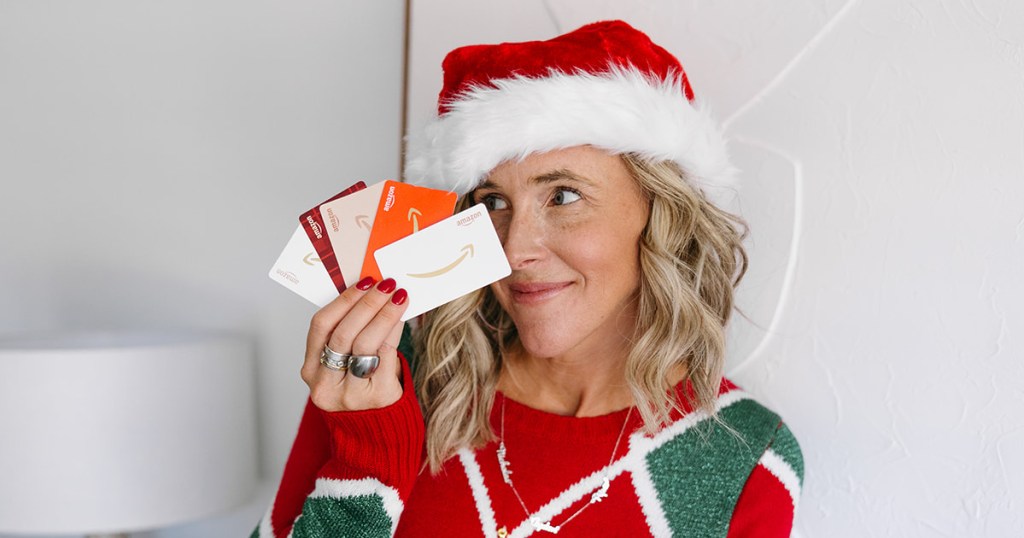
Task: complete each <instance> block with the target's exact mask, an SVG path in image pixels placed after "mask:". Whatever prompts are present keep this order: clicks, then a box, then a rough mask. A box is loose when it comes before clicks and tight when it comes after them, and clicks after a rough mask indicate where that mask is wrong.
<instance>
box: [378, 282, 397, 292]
mask: <svg viewBox="0 0 1024 538" xmlns="http://www.w3.org/2000/svg"><path fill="white" fill-rule="evenodd" d="M377 290H378V291H380V292H382V293H391V292H393V291H395V279H393V278H385V279H384V280H381V281H380V284H377Z"/></svg>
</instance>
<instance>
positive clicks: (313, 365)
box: [302, 277, 376, 383]
mask: <svg viewBox="0 0 1024 538" xmlns="http://www.w3.org/2000/svg"><path fill="white" fill-rule="evenodd" d="M374 284H376V281H374V279H373V278H372V277H366V278H364V279H362V280H360V281H359V282H358V283H356V285H355V286H351V287H349V288H347V289H346V290H345V291H344V292H342V293H341V294H340V295H338V297H337V298H336V299H334V300H333V301H331V302H330V303H328V304H327V305H326V306H324V307H323V308H321V309H320V310H318V311H317V313H316V314H313V319H312V320H311V321H310V323H309V334H308V335H307V336H306V357H305V361H304V362H303V365H302V379H303V380H304V381H306V382H307V383H309V379H308V377H309V376H311V375H313V374H314V373H315V372H316V371H317V370H318V369H320V368H322V366H321V365H320V352H322V351H323V349H324V344H325V343H327V339H328V338H329V337H330V335H331V333H332V332H333V331H334V328H335V327H337V326H338V322H339V321H341V319H342V318H343V317H345V315H346V314H348V312H349V311H350V310H351V309H352V307H353V306H355V305H356V304H357V303H358V302H359V300H360V299H362V298H363V296H364V295H366V293H367V292H368V291H369V290H370V289H371V288H373V286H374ZM331 349H332V350H334V351H338V352H342V350H339V349H335V348H331ZM345 352H346V353H347V351H345Z"/></svg>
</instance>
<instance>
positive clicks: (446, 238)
mask: <svg viewBox="0 0 1024 538" xmlns="http://www.w3.org/2000/svg"><path fill="white" fill-rule="evenodd" d="M374 258H375V259H376V260H377V265H378V266H379V267H380V272H381V274H382V275H383V276H384V277H385V278H388V277H390V278H393V279H395V281H396V282H397V283H398V287H399V288H405V290H406V291H408V292H409V307H408V309H407V310H406V311H405V315H404V316H403V317H402V320H403V321H405V320H408V319H410V318H413V317H416V316H418V315H420V314H422V313H424V312H426V311H427V310H431V309H433V308H437V307H438V306H441V305H443V304H444V303H447V302H448V301H451V300H452V299H456V298H458V297H461V296H463V295H465V294H467V293H469V292H471V291H474V290H477V289H480V288H482V287H484V286H487V285H488V284H491V283H493V282H497V281H498V280H501V279H502V278H505V277H506V276H508V275H509V274H510V273H511V272H512V268H511V267H509V265H508V258H506V257H505V250H504V249H503V248H502V247H501V241H500V240H499V239H498V234H497V232H495V231H494V224H493V223H492V222H491V217H490V215H488V214H487V208H486V207H484V205H483V204H477V205H475V206H473V207H471V208H469V209H467V210H465V211H463V212H461V213H456V214H455V215H452V216H451V217H448V218H446V219H444V220H442V221H440V222H437V223H436V224H432V225H431V226H429V227H428V228H425V229H423V230H420V231H419V232H417V233H414V234H412V235H410V236H408V237H405V238H404V239H400V240H398V241H395V242H394V243H391V244H390V245H388V246H386V247H382V248H379V249H377V251H376V252H375V253H374Z"/></svg>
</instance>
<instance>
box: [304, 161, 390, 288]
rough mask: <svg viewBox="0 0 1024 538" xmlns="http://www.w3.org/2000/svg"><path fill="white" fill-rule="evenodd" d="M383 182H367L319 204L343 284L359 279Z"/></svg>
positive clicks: (348, 284)
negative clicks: (334, 198)
mask: <svg viewBox="0 0 1024 538" xmlns="http://www.w3.org/2000/svg"><path fill="white" fill-rule="evenodd" d="M384 184H385V182H384V181H382V182H380V183H377V184H374V185H370V186H369V187H367V188H365V189H363V190H361V191H359V192H354V193H352V194H350V195H348V196H345V197H344V198H339V199H337V200H334V201H331V202H327V203H326V204H323V205H321V206H320V215H321V216H322V217H323V219H324V224H325V225H326V228H327V237H328V238H329V239H330V242H331V250H333V251H334V255H335V258H336V260H337V262H338V267H339V268H340V269H341V276H342V279H343V280H344V281H345V285H346V286H351V285H353V284H354V283H356V282H358V281H359V276H360V275H359V272H360V271H361V270H362V268H363V258H364V257H365V256H366V247H367V245H369V244H370V230H371V229H373V222H374V219H376V218H377V206H378V204H379V203H380V194H381V192H383V189H384Z"/></svg>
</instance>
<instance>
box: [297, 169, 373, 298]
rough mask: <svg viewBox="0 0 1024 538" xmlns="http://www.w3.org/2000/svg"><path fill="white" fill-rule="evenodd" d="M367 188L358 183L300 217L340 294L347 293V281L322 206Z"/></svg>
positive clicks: (364, 184)
mask: <svg viewBox="0 0 1024 538" xmlns="http://www.w3.org/2000/svg"><path fill="white" fill-rule="evenodd" d="M365 188H366V183H363V182H362V181H357V182H356V183H355V184H354V185H352V186H351V187H349V188H347V189H345V190H343V191H341V192H339V193H338V194H336V195H334V196H332V197H331V198H330V199H329V200H326V201H324V202H323V203H320V204H317V205H316V207H314V208H313V209H310V210H309V211H306V212H305V213H303V214H302V215H301V216H300V217H299V223H300V224H302V229H303V230H305V231H306V235H307V236H309V240H310V242H312V243H313V248H314V249H315V250H316V253H317V255H318V256H320V262H321V263H323V264H324V268H325V269H327V274H328V275H329V276H330V277H331V282H334V287H336V288H338V293H341V292H343V291H345V279H344V278H343V277H342V276H341V269H340V268H339V267H338V259H337V257H336V256H335V255H334V249H332V248H331V240H330V239H329V238H328V236H327V230H326V229H325V228H324V218H323V217H322V216H321V215H320V206H321V205H323V204H326V203H327V202H332V201H334V200H337V199H338V198H342V197H344V196H348V195H349V194H352V193H353V192H358V191H361V190H363V189H365Z"/></svg>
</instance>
